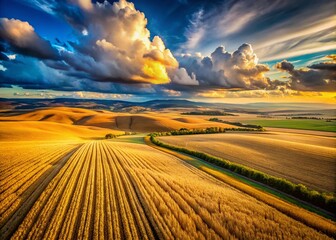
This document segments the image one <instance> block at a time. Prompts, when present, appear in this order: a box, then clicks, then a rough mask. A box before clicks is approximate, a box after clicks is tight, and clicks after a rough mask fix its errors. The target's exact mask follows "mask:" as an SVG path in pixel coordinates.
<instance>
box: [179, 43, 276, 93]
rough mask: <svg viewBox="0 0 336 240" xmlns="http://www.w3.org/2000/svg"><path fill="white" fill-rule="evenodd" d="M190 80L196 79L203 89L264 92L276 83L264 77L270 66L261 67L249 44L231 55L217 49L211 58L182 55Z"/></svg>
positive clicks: (182, 64) (221, 47)
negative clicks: (212, 87) (210, 87)
mask: <svg viewBox="0 0 336 240" xmlns="http://www.w3.org/2000/svg"><path fill="white" fill-rule="evenodd" d="M180 64H181V66H182V67H184V68H186V70H187V72H188V73H189V75H190V76H193V75H194V76H196V79H197V80H198V81H199V83H200V85H205V86H220V87H224V88H240V89H264V88H272V87H273V84H274V83H273V82H272V81H270V79H269V78H267V77H265V75H264V73H265V72H267V71H269V68H268V66H266V65H264V64H259V63H258V58H257V56H256V54H255V53H254V52H253V49H252V46H251V45H250V44H243V45H241V46H240V47H239V48H238V50H236V51H235V52H233V53H229V52H227V51H225V50H224V47H223V46H220V47H218V48H217V49H216V50H215V51H214V52H213V53H211V56H210V57H202V56H200V55H196V56H191V55H183V56H182V58H181V61H180Z"/></svg>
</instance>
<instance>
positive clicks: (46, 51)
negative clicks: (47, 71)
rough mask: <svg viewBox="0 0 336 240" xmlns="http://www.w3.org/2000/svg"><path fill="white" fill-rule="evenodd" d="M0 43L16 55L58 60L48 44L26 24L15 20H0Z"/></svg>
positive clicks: (55, 51)
mask: <svg viewBox="0 0 336 240" xmlns="http://www.w3.org/2000/svg"><path fill="white" fill-rule="evenodd" d="M0 42H1V43H2V44H3V45H8V48H9V49H10V50H12V51H14V52H16V53H20V54H22V55H26V56H32V57H36V58H39V59H58V58H59V55H58V52H57V50H56V49H54V48H53V47H52V46H51V44H50V42H49V41H47V40H45V39H43V38H41V37H40V36H39V35H37V34H36V33H35V31H34V28H33V27H32V26H31V25H30V24H29V23H28V22H23V21H20V20H16V19H8V18H1V19H0Z"/></svg>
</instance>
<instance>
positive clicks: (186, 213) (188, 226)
mask: <svg viewBox="0 0 336 240" xmlns="http://www.w3.org/2000/svg"><path fill="white" fill-rule="evenodd" d="M153 175H154V174H153ZM153 175H151V177H152V179H153V180H154V181H155V182H156V184H157V185H158V186H160V187H161V189H162V191H164V192H167V193H168V194H169V196H170V198H171V199H172V201H174V206H175V207H173V208H174V209H176V208H177V207H178V208H179V209H180V210H179V211H177V212H179V213H180V214H179V215H176V218H177V220H178V222H179V224H180V225H181V228H182V229H183V230H184V231H186V232H193V233H195V234H196V233H198V232H199V233H200V235H202V238H204V239H206V236H207V235H209V234H213V232H214V233H215V235H217V236H216V238H220V237H223V236H225V237H227V236H228V233H227V232H226V231H225V230H223V229H220V228H217V227H213V226H212V224H211V223H212V222H211V221H205V220H204V219H205V216H204V214H199V213H197V212H196V211H195V210H194V209H193V208H192V206H190V205H189V203H187V202H186V201H185V199H184V198H183V197H181V195H180V194H179V193H178V192H176V191H174V190H173V189H171V188H170V187H169V186H168V184H167V182H166V181H162V179H160V178H159V177H158V176H153ZM172 204H173V203H172ZM202 215H203V216H202ZM209 223H210V224H209ZM212 231H213V232H212ZM210 232H211V233H210ZM194 237H195V238H196V237H197V238H198V237H199V236H194Z"/></svg>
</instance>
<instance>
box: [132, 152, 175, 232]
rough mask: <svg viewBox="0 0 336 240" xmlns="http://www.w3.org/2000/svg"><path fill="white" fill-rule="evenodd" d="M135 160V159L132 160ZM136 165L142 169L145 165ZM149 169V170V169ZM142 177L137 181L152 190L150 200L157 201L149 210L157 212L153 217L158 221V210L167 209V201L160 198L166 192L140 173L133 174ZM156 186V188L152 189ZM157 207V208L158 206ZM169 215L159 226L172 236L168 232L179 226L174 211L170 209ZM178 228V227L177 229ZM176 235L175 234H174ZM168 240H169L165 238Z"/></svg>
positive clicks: (166, 194)
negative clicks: (164, 226)
mask: <svg viewBox="0 0 336 240" xmlns="http://www.w3.org/2000/svg"><path fill="white" fill-rule="evenodd" d="M131 159H132V158H131ZM134 159H135V158H134ZM136 162H137V161H132V163H133V164H134V163H136ZM138 164H140V165H142V168H143V164H145V163H144V162H143V161H142V162H141V161H139V162H138ZM149 169H150V168H149ZM137 175H138V176H142V178H141V180H140V181H139V182H140V183H141V184H143V185H144V186H145V189H146V187H148V188H152V191H150V194H151V198H152V199H153V198H154V200H158V201H156V203H154V206H155V207H154V208H153V207H152V208H151V209H157V210H158V211H156V212H155V213H154V214H155V217H156V219H159V218H160V217H161V215H160V212H159V209H162V208H166V209H169V206H168V205H166V203H165V201H167V199H166V198H163V197H162V194H163V195H165V196H168V193H166V192H162V191H160V189H158V188H157V187H158V185H153V184H152V183H151V182H149V181H148V178H147V177H144V175H143V174H142V173H141V172H137V173H135V174H134V176H137ZM154 186H156V187H154ZM158 205H159V206H158ZM171 213H172V215H171V216H170V219H169V220H167V218H162V222H161V225H162V224H163V225H166V224H167V225H166V226H167V227H166V228H165V231H168V232H169V233H170V234H172V232H171V231H170V230H169V229H170V228H171V227H172V226H175V228H177V227H178V226H179V223H178V220H177V218H176V217H175V216H174V211H173V209H171ZM178 228H179V227H178ZM175 234H176V233H175ZM174 237H177V235H175V236H174ZM170 238H171V237H170ZM167 239H169V238H167Z"/></svg>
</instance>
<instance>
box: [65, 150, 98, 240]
mask: <svg viewBox="0 0 336 240" xmlns="http://www.w3.org/2000/svg"><path fill="white" fill-rule="evenodd" d="M91 150H92V145H90V146H89V148H88V154H87V156H86V158H85V160H84V166H83V169H82V174H80V178H79V180H78V184H77V186H76V190H75V192H74V195H73V198H72V202H71V205H70V208H69V210H68V211H67V215H66V218H65V219H64V221H63V226H66V227H64V228H62V230H61V232H60V235H59V238H60V239H66V238H67V237H69V236H70V238H72V239H73V238H76V237H75V232H76V230H77V227H78V225H79V224H80V222H79V215H80V212H81V211H80V210H81V207H82V205H83V199H84V194H85V190H86V185H87V177H88V174H89V171H90V161H89V159H91V156H92V151H91Z"/></svg>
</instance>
